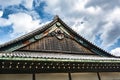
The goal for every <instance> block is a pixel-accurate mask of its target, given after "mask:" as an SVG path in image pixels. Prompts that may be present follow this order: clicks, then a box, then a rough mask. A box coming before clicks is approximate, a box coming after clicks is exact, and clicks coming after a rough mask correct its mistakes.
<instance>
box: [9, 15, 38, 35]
mask: <svg viewBox="0 0 120 80" xmlns="http://www.w3.org/2000/svg"><path fill="white" fill-rule="evenodd" d="M9 21H11V23H12V24H13V30H14V32H13V34H14V35H16V34H23V33H28V32H30V31H32V30H34V29H36V28H38V27H39V23H40V19H39V20H33V19H32V17H31V16H30V15H28V14H25V13H16V14H11V15H9ZM13 34H12V35H13Z"/></svg>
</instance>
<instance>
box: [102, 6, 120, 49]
mask: <svg viewBox="0 0 120 80" xmlns="http://www.w3.org/2000/svg"><path fill="white" fill-rule="evenodd" d="M119 14H120V8H115V9H114V10H113V11H110V12H109V13H107V14H106V16H105V19H104V20H105V21H106V22H107V24H106V25H104V26H103V31H102V35H101V39H102V40H103V43H102V46H107V47H109V46H111V45H113V44H114V43H115V42H116V41H117V39H119V38H120V34H119V32H120V24H119V22H120V17H119Z"/></svg>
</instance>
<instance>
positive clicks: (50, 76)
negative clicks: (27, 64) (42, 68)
mask: <svg viewBox="0 0 120 80" xmlns="http://www.w3.org/2000/svg"><path fill="white" fill-rule="evenodd" d="M36 80H69V79H68V73H41V74H36Z"/></svg>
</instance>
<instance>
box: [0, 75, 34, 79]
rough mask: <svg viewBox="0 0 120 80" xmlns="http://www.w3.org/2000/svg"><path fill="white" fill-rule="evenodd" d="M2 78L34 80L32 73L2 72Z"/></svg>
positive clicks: (0, 77)
mask: <svg viewBox="0 0 120 80" xmlns="http://www.w3.org/2000/svg"><path fill="white" fill-rule="evenodd" d="M0 80H32V75H31V74H0Z"/></svg>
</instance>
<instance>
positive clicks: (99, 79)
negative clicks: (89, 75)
mask: <svg viewBox="0 0 120 80" xmlns="http://www.w3.org/2000/svg"><path fill="white" fill-rule="evenodd" d="M97 76H98V80H101V78H100V74H99V72H97Z"/></svg>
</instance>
